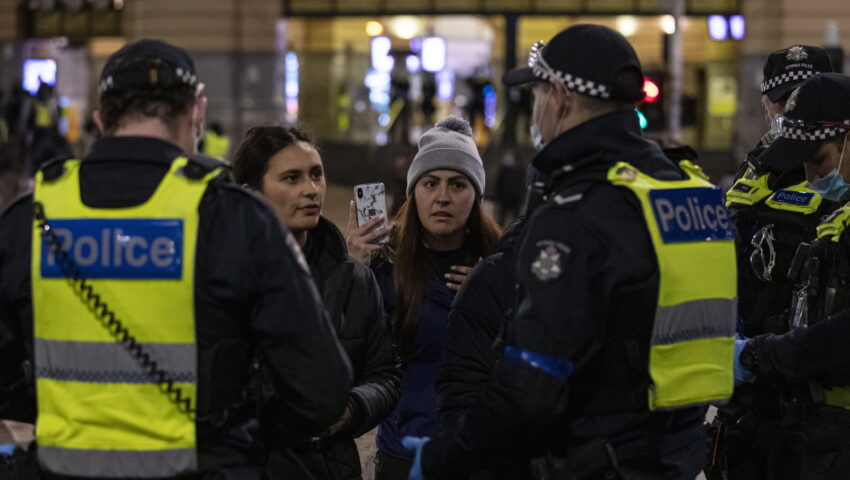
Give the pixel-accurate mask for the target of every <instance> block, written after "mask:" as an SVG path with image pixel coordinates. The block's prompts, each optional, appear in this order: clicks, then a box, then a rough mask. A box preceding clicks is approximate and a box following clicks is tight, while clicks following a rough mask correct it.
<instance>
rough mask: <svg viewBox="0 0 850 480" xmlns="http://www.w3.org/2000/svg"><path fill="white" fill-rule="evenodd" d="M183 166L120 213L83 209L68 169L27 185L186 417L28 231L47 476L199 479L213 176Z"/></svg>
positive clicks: (73, 163)
mask: <svg viewBox="0 0 850 480" xmlns="http://www.w3.org/2000/svg"><path fill="white" fill-rule="evenodd" d="M188 162H189V160H187V159H186V158H182V157H181V158H177V159H175V160H174V161H173V162H172V164H171V167H170V169H169V171H168V173H166V174H165V176H164V177H163V179H162V180H161V181H160V184H159V185H158V187H157V189H156V190H155V192H154V193H153V194H152V195H151V197H150V198H149V199H148V200H147V201H145V203H143V204H141V205H137V206H132V207H126V208H91V207H88V206H86V205H84V204H83V202H82V200H81V197H80V177H79V172H80V161H78V160H69V161H66V162H65V163H64V166H63V168H64V170H63V172H62V173H61V175H60V176H58V178H55V179H50V180H46V179H45V176H44V174H43V172H39V173H38V174H37V175H36V185H35V201H36V202H38V203H40V204H41V205H42V206H43V211H44V214H45V215H46V217H47V219H48V222H49V225H50V228H51V229H52V230H53V232H54V233H55V235H56V239H58V240H59V242H60V243H61V247H62V250H63V251H64V252H67V254H68V256H69V258H70V259H71V260H72V261H73V263H74V265H75V266H76V268H78V269H79V271H80V272H81V274H82V277H83V278H85V279H87V282H88V285H90V286H91V288H92V290H93V291H94V292H96V294H97V295H99V296H100V301H102V302H103V303H106V304H107V305H108V306H109V309H111V311H112V312H114V314H115V317H116V318H117V319H119V320H120V322H121V324H122V325H123V326H124V328H126V329H127V331H128V333H129V334H130V335H131V336H132V337H134V338H135V340H136V341H137V342H138V344H139V345H140V346H141V347H142V348H143V349H144V351H145V352H146V354H147V355H149V360H150V361H152V362H155V363H156V365H157V366H158V368H159V369H161V370H162V371H164V372H166V373H167V375H168V376H169V377H170V380H171V381H173V382H174V384H173V387H176V388H179V389H180V391H181V392H182V394H183V396H184V397H188V399H190V401H191V407H192V408H191V409H190V411H189V412H187V411H186V409H181V408H179V407H178V405H177V404H176V403H175V402H174V401H173V399H172V398H169V396H168V395H167V394H166V393H165V389H164V388H163V385H162V383H163V381H162V379H157V378H155V377H153V376H152V375H151V374H150V373H149V372H150V371H149V369H145V368H143V367H142V364H141V363H142V362H140V360H139V358H138V357H137V356H134V355H133V354H131V353H130V352H129V351H128V348H127V346H126V345H124V344H121V343H118V342H117V341H116V340H117V338H116V335H115V332H114V331H112V332H111V331H110V329H109V328H107V326H106V322H104V321H103V320H102V318H101V317H99V316H98V315H97V311H98V309H97V308H93V307H92V305H91V304H86V303H85V302H84V301H83V300H82V298H81V297H80V295H79V291H80V285H79V284H78V283H75V282H74V281H73V280H71V279H69V278H68V274H67V272H66V271H63V268H62V265H61V264H62V262H60V261H59V260H60V258H59V255H57V254H56V252H55V251H54V250H53V248H52V245H50V244H48V240H47V238H48V237H47V236H46V235H42V231H41V229H40V228H39V225H38V222H35V224H34V228H35V229H34V232H33V236H32V242H33V245H32V246H33V248H32V252H33V253H32V298H33V314H34V329H35V331H34V338H35V366H36V368H35V376H36V389H37V396H38V420H37V422H36V437H37V441H38V444H39V445H38V447H39V448H38V456H39V460H40V462H41V463H42V465H43V467H45V468H46V469H47V470H49V471H50V472H54V473H57V474H62V475H68V476H78V477H112V478H127V477H147V478H151V477H168V476H174V475H179V474H182V473H187V472H191V471H193V470H195V469H196V468H197V453H196V436H195V435H196V432H195V421H194V416H193V415H192V413H191V411H193V410H194V406H195V401H196V399H197V396H196V390H197V389H196V383H197V351H196V350H197V348H196V339H195V308H194V305H195V302H194V300H195V298H194V297H195V294H194V271H195V245H196V239H197V231H198V205H199V203H200V201H201V198H202V196H203V195H204V192H205V191H206V189H207V186H208V184H209V182H210V180H211V179H212V178H214V177H215V176H216V175H218V173H219V171H218V170H214V171H212V172H210V173H206V174H205V175H203V176H201V178H189V176H187V175H185V174H184V167H186V165H187V163H188ZM90 303H91V302H90ZM118 336H120V335H118Z"/></svg>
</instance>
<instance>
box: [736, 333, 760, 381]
mask: <svg viewBox="0 0 850 480" xmlns="http://www.w3.org/2000/svg"><path fill="white" fill-rule="evenodd" d="M750 342H752V340H751V339H749V338H740V337H735V385H736V386H737V385H740V384H742V383H750V382H752V381H753V380H755V379H756V375H755V374H754V373H753V372H751V371H749V370H747V369H746V368H744V366H743V365H741V360H740V359H741V352H743V351H744V347H746V346H747V344H748V343H750Z"/></svg>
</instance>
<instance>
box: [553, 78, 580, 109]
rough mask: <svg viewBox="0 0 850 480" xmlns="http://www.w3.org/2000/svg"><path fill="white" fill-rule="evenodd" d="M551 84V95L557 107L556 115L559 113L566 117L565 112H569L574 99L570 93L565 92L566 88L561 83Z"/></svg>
mask: <svg viewBox="0 0 850 480" xmlns="http://www.w3.org/2000/svg"><path fill="white" fill-rule="evenodd" d="M551 84H552V88H553V89H554V91H553V92H552V94H553V96H554V97H555V101H556V102H557V105H558V113H560V114H561V115H562V116H563V115H566V114H567V112H569V111H570V109H571V108H572V106H573V98H574V97H573V95H572V94H571V93H570V91H569V90H567V86H566V85H564V83H563V82H551Z"/></svg>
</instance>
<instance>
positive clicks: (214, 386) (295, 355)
mask: <svg viewBox="0 0 850 480" xmlns="http://www.w3.org/2000/svg"><path fill="white" fill-rule="evenodd" d="M180 155H182V152H181V151H180V149H179V148H178V147H176V146H175V145H173V144H171V143H168V142H166V141H163V140H158V139H154V138H146V137H145V138H143V137H109V138H104V139H102V140H100V141H98V142H97V143H96V144H95V145H94V147H93V149H92V152H91V154H90V155H89V156H88V157H86V158H85V159H84V160H83V162H82V165H81V169H80V187H81V197H82V201H83V203H85V204H86V205H88V206H90V207H95V208H120V207H126V206H132V205H138V204H141V203H143V202H145V201H146V200H147V199H148V198H149V197H150V195H151V194H152V193H153V191H154V189H155V188H156V187H157V185H158V184H159V182H160V180H161V179H162V177H163V176H164V175H165V173H166V172H167V170H168V168H169V166H170V164H171V161H172V159H174V158H176V157H178V156H180ZM45 168H46V169H47V168H50V166H47V167H45ZM45 213H46V215H47V216H48V218H49V216H50V211H49V208H48V210H47V211H46V212H45ZM198 214H199V227H198V239H197V248H196V265H195V279H194V281H195V322H196V323H195V324H196V340H197V345H198V399H197V409H198V418H211V419H215V420H216V421H215V422H214V423H221V422H222V421H223V422H224V424H223V425H221V426H218V425H216V426H215V427H213V426H211V425H209V424H207V423H206V422H200V421H199V422H198V425H197V429H198V430H197V438H198V454H199V467H200V468H201V469H210V468H217V467H219V466H226V465H240V464H246V463H252V462H256V463H260V462H262V460H261V459H260V458H259V457H258V455H261V454H262V450H261V449H260V446H261V445H260V444H259V438H258V437H259V436H258V435H254V434H252V433H251V430H250V428H249V426H250V425H252V424H253V425H254V426H255V427H256V415H255V410H256V408H255V406H252V405H246V406H245V407H244V408H242V409H235V410H234V409H231V408H229V407H230V406H232V405H234V404H238V403H240V399H241V398H242V397H243V394H244V392H245V387H246V385H247V384H248V383H249V381H250V379H251V378H250V377H251V363H252V358H254V357H256V358H258V359H259V361H260V362H262V363H264V364H265V365H266V366H267V368H266V369H265V370H267V371H268V372H270V375H271V377H272V381H273V383H274V385H275V387H276V388H277V390H278V391H279V392H280V395H279V398H280V399H281V405H280V406H279V407H280V408H279V412H280V416H281V418H280V419H279V420H280V422H281V423H282V424H284V425H286V427H287V431H286V433H285V434H286V436H287V437H289V438H290V440H291V441H295V440H298V439H301V438H304V437H306V436H309V435H312V434H314V433H316V432H318V431H320V430H322V429H324V428H325V427H327V426H328V425H330V424H331V423H332V422H334V421H336V420H337V419H338V418H339V416H340V415H341V414H342V411H343V407H344V406H345V402H346V400H347V399H348V394H349V389H350V387H351V369H350V366H349V364H348V361H347V359H346V357H345V353H344V352H343V351H342V348H341V347H340V345H339V343H338V342H337V340H336V337H335V336H334V333H333V329H332V326H331V324H330V322H329V321H328V316H327V313H326V312H325V310H324V308H323V307H322V303H321V299H320V298H319V295H318V292H317V290H316V287H315V285H314V284H313V281H312V280H311V277H310V274H309V272H308V271H307V270H306V265H305V266H304V267H302V266H300V265H299V262H298V261H297V256H296V254H295V252H294V251H293V250H291V249H289V248H281V245H286V244H287V240H286V238H287V236H289V235H290V234H289V232H288V231H286V229H284V228H282V227H281V225H280V222H279V221H278V220H277V217H275V215H274V213H273V212H272V210H271V208H270V207H269V206H268V205H267V204H266V203H265V202H264V201H262V200H261V199H260V198H259V197H257V196H255V195H253V194H251V193H249V192H248V191H246V190H245V189H242V188H240V187H238V186H236V185H234V184H233V183H232V182H230V180H229V179H228V177H227V176H225V175H222V176H221V177H219V178H217V179H215V180H213V182H212V183H211V184H210V186H209V188H208V189H207V191H206V192H205V193H204V196H203V198H202V200H201V204H200V206H199V207H198ZM32 216H33V199H32V195H31V194H30V195H27V196H25V197H23V198H21V199H19V200H18V201H17V202H16V203H14V204H13V205H12V206H11V207H10V208H9V209H7V210H6V212H4V214H3V216H2V217H0V328H2V331H0V333H2V336H0V418H8V419H14V420H20V421H24V422H33V421H34V418H35V405H34V403H33V402H34V400H33V394H32V391H33V386H32V381H33V380H32V378H23V379H22V374H24V373H25V372H22V368H21V364H22V362H24V361H25V360H27V359H29V365H32V360H31V359H32V354H33V350H32V343H33V313H32V306H31V291H30V261H31V260H30V252H31V248H32V247H31V235H32V231H33V228H32V225H33V223H32ZM290 243H291V242H290ZM298 254H299V255H300V253H298ZM302 263H303V262H302ZM105 300H106V302H107V303H109V299H105ZM92 321H93V322H94V321H96V320H95V319H94V318H92ZM131 333H132V332H131ZM225 412H227V415H226V417H225V416H224V413H225Z"/></svg>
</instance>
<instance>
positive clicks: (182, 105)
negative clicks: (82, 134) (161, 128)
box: [100, 58, 196, 135]
mask: <svg viewBox="0 0 850 480" xmlns="http://www.w3.org/2000/svg"><path fill="white" fill-rule="evenodd" d="M155 61H156V59H152V58H143V59H140V60H137V61H134V62H132V63H129V64H127V65H123V66H122V67H121V70H122V71H123V70H128V71H134V70H140V69H146V68H148V66H149V65H150V64H152V62H155ZM195 93H196V92H195V87H193V86H191V85H182V84H181V85H174V84H171V85H156V84H152V85H144V86H128V87H115V88H111V89H109V90H107V91H106V92H104V93H103V94H102V95H101V96H100V118H101V119H102V120H103V128H104V130H105V133H106V134H107V135H109V134H111V133H113V132H115V130H117V129H118V127H119V126H120V123H121V121H122V120H124V119H127V118H158V119H160V120H162V122H164V123H165V124H167V125H169V126H170V125H171V123H172V122H173V121H174V120H175V119H176V118H177V117H179V116H180V115H182V114H184V113H185V112H187V111H188V110H189V108H190V107H191V106H193V105H194V104H195Z"/></svg>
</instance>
